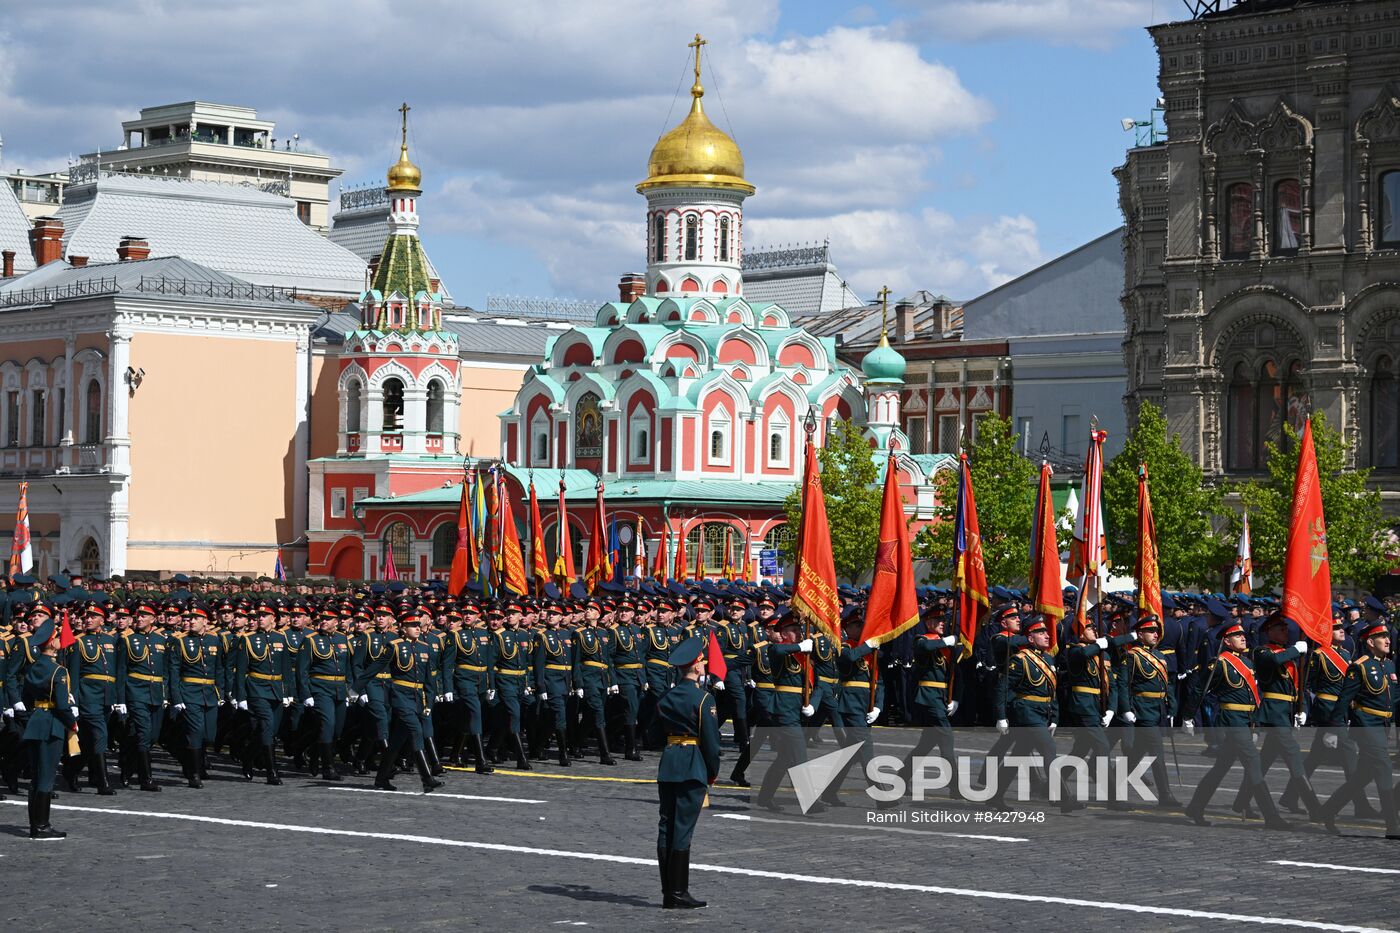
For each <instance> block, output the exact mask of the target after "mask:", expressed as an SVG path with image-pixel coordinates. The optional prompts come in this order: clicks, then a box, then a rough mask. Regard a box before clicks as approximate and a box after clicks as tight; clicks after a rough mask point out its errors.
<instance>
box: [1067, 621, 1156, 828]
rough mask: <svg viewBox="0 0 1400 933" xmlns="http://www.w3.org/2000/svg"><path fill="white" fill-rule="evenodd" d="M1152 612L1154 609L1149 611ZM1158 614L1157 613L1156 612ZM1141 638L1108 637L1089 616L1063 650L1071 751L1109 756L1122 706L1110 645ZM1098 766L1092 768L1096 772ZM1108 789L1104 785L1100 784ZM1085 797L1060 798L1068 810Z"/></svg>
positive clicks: (1095, 757) (1091, 756) (1093, 756)
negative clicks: (1110, 737)
mask: <svg viewBox="0 0 1400 933" xmlns="http://www.w3.org/2000/svg"><path fill="white" fill-rule="evenodd" d="M1147 615H1148V616H1151V614H1150V613H1148V614H1147ZM1152 618H1155V616H1152ZM1136 640H1137V636H1136V635H1134V634H1131V633H1129V634H1126V635H1115V636H1113V637H1112V638H1105V637H1103V636H1102V635H1100V634H1099V632H1098V627H1097V626H1096V625H1095V623H1094V620H1093V619H1090V618H1087V617H1086V619H1085V622H1084V626H1083V628H1082V629H1081V631H1080V633H1079V641H1078V642H1076V643H1075V644H1072V645H1066V646H1065V647H1064V649H1063V651H1062V652H1061V662H1062V664H1063V670H1064V676H1065V687H1067V688H1068V689H1067V691H1066V693H1065V701H1066V702H1065V707H1064V709H1063V710H1062V711H1061V718H1062V719H1063V720H1064V722H1065V725H1067V726H1070V727H1072V728H1073V729H1074V744H1073V746H1072V747H1071V748H1070V752H1069V753H1070V755H1072V756H1074V757H1077V758H1086V757H1087V760H1089V761H1096V760H1098V759H1100V758H1104V759H1106V758H1108V755H1109V749H1110V746H1109V741H1108V731H1107V730H1108V724H1109V723H1111V722H1112V721H1113V717H1114V715H1115V714H1116V712H1117V706H1118V690H1117V688H1116V683H1117V678H1116V677H1115V676H1114V672H1113V657H1112V655H1110V653H1109V648H1110V647H1113V648H1118V647H1120V646H1122V645H1125V644H1129V643H1131V642H1134V641H1136ZM1094 771H1095V769H1094V768H1093V767H1091V768H1090V773H1091V774H1093V773H1094ZM1108 784H1109V786H1108V788H1106V789H1107V790H1108V792H1109V793H1108V796H1109V798H1110V800H1112V796H1113V781H1112V780H1110V781H1109V782H1108ZM1100 790H1101V791H1102V790H1104V788H1100ZM1083 805H1084V801H1078V802H1077V803H1076V802H1075V801H1073V800H1071V799H1069V798H1067V797H1066V798H1061V799H1060V809H1061V810H1062V811H1065V812H1068V811H1071V810H1076V809H1079V808H1080V807H1082V806H1083Z"/></svg>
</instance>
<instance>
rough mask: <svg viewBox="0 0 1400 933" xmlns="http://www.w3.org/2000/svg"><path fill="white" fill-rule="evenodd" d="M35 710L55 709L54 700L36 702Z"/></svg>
mask: <svg viewBox="0 0 1400 933" xmlns="http://www.w3.org/2000/svg"><path fill="white" fill-rule="evenodd" d="M34 708H35V709H53V700H35V701H34Z"/></svg>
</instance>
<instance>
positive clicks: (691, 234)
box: [634, 214, 700, 261]
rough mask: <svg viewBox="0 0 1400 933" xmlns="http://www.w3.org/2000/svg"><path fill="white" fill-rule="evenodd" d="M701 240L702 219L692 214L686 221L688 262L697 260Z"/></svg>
mask: <svg viewBox="0 0 1400 933" xmlns="http://www.w3.org/2000/svg"><path fill="white" fill-rule="evenodd" d="M634 229H635V228H634ZM699 240H700V218H698V217H696V216H695V215H694V214H690V215H689V216H687V217H686V219H685V258H686V260H687V261H690V260H693V259H695V254H696V251H697V247H698V246H699Z"/></svg>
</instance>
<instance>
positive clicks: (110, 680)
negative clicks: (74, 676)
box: [83, 674, 117, 684]
mask: <svg viewBox="0 0 1400 933" xmlns="http://www.w3.org/2000/svg"><path fill="white" fill-rule="evenodd" d="M83 680H100V681H102V682H103V683H108V684H114V683H116V682H117V678H115V677H113V676H112V675H111V674H84V675H83Z"/></svg>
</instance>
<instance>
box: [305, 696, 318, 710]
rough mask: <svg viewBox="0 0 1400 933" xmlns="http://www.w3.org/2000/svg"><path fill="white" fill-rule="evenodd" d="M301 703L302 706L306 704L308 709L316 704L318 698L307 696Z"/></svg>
mask: <svg viewBox="0 0 1400 933" xmlns="http://www.w3.org/2000/svg"><path fill="white" fill-rule="evenodd" d="M301 705H302V706H305V707H306V708H307V709H310V708H311V707H313V706H315V705H316V698H315V697H307V698H306V699H304V700H302V701H301Z"/></svg>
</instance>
